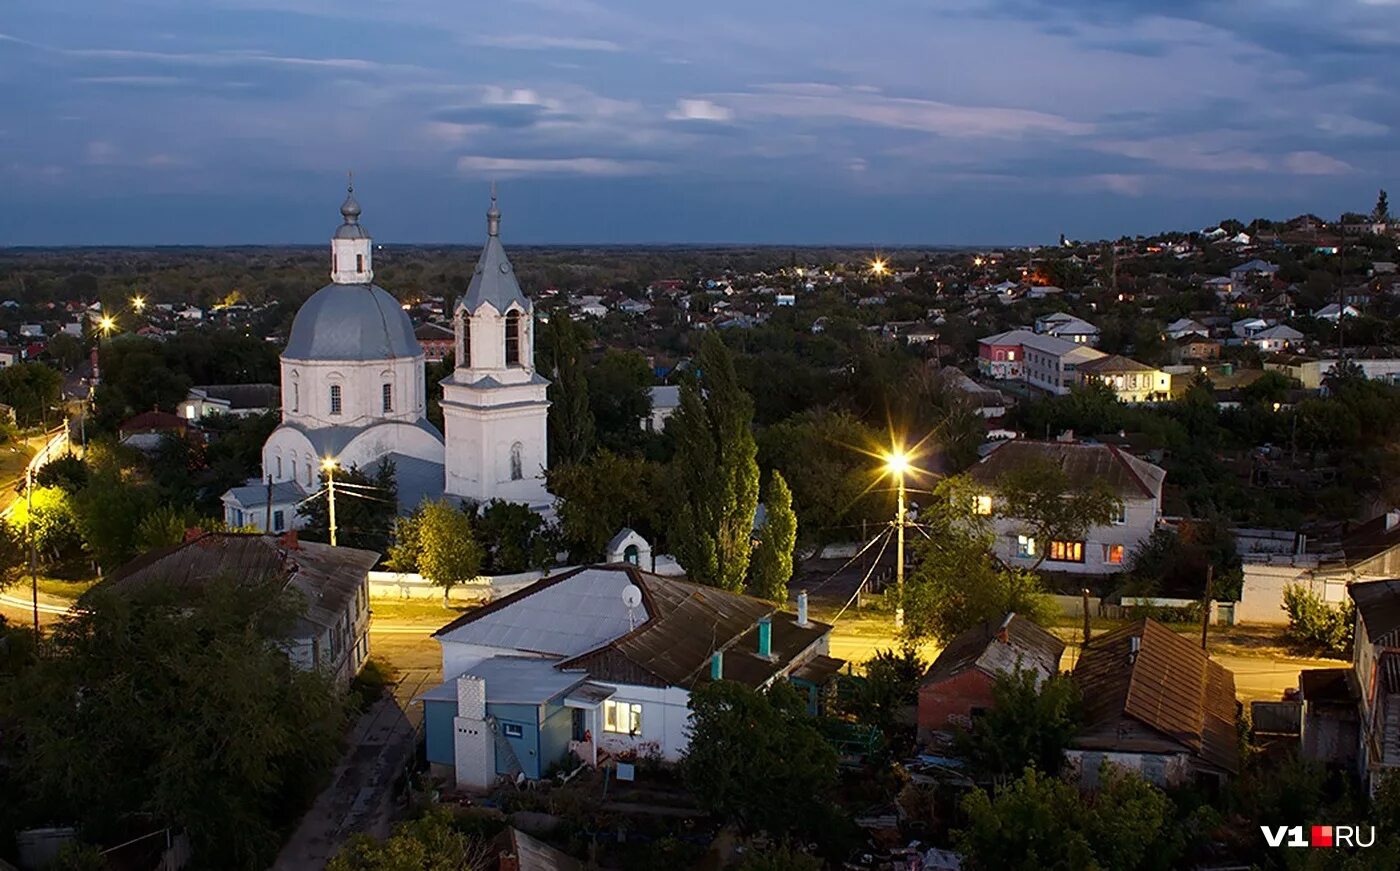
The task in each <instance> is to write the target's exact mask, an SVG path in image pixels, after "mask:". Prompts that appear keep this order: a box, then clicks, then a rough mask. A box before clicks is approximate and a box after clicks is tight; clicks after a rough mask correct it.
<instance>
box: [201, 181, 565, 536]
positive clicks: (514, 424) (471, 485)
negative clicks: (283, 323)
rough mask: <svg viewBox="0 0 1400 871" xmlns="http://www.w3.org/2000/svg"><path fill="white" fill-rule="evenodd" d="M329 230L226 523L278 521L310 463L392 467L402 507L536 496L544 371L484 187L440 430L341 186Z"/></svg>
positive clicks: (307, 488)
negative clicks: (257, 468)
mask: <svg viewBox="0 0 1400 871" xmlns="http://www.w3.org/2000/svg"><path fill="white" fill-rule="evenodd" d="M340 214H341V217H342V219H343V220H342V223H341V225H340V226H339V227H338V228H337V229H336V231H335V235H334V237H333V238H332V239H331V269H330V276H331V283H330V284H328V285H326V286H325V287H323V288H321V289H320V290H318V291H316V292H315V293H314V294H312V295H311V297H310V299H308V300H307V301H306V303H305V304H304V305H303V306H302V307H301V309H300V310H299V311H298V312H297V315H296V318H295V319H294V320H293V321H292V329H291V334H290V336H289V337H288V340H287V347H286V349H285V350H284V351H283V352H282V357H281V366H282V371H281V377H282V409H281V413H282V422H281V424H280V425H279V426H278V427H277V429H275V430H274V431H273V433H272V435H271V436H269V437H268V440H267V442H266V444H264V445H263V452H262V476H261V478H260V479H257V480H251V481H248V482H247V483H246V484H245V485H243V486H241V487H234V488H232V489H230V490H229V491H228V492H227V493H225V494H224V496H223V504H224V519H225V521H226V522H228V523H229V524H230V525H231V526H236V527H255V528H257V529H259V530H262V531H273V532H280V531H282V530H283V529H288V528H294V527H295V526H296V525H297V509H298V506H299V505H301V504H303V503H304V502H305V501H307V500H308V499H309V498H311V497H312V496H313V495H314V494H316V493H317V492H318V491H319V490H320V487H321V479H322V474H323V472H322V468H323V466H324V465H325V464H328V463H334V464H335V466H336V467H337V468H340V469H348V468H358V469H359V470H361V471H363V472H367V473H372V472H373V471H374V469H375V468H376V467H377V466H378V465H379V463H380V461H381V460H385V459H387V460H389V461H390V462H392V463H393V465H394V469H395V476H396V481H397V484H398V489H399V503H400V510H402V511H405V512H407V511H411V510H412V509H413V508H414V507H416V506H417V505H418V504H419V503H420V502H421V501H422V500H424V499H429V498H437V497H439V496H443V495H447V496H450V497H457V498H462V499H469V500H472V501H475V502H478V503H486V502H489V501H491V500H492V499H502V500H506V501H511V502H520V503H524V504H526V505H529V506H531V507H532V508H535V509H537V510H538V509H545V508H548V507H549V506H550V505H551V503H552V502H553V497H552V496H551V495H550V494H549V492H548V491H547V490H546V489H545V481H544V472H545V469H547V468H548V456H547V453H546V421H547V416H548V412H549V402H548V400H547V399H546V398H545V391H546V389H547V388H548V386H549V382H548V381H547V380H546V379H545V378H544V377H542V376H541V375H540V374H539V373H537V372H536V371H535V366H534V362H535V361H534V357H535V354H534V333H535V331H534V305H533V303H532V302H531V301H530V299H529V298H528V297H526V296H525V294H524V293H523V292H521V290H520V285H519V284H518V283H517V282H516V279H515V272H514V270H513V269H512V268H511V265H510V260H509V258H507V257H506V253H505V249H504V248H503V247H502V246H501V239H500V226H501V214H500V211H499V210H498V209H497V208H496V199H495V195H494V192H493V194H492V197H491V208H490V210H489V211H488V212H487V216H486V225H487V238H486V246H485V248H484V249H483V250H482V252H481V257H480V258H479V259H478V260H477V264H476V271H475V273H474V274H473V276H472V280H471V283H470V285H469V286H468V288H467V292H466V294H465V295H464V296H463V297H462V299H461V300H460V301H458V303H457V305H456V308H455V311H454V317H453V319H454V327H455V331H456V352H457V353H456V368H455V370H454V371H453V372H452V374H451V375H450V376H448V377H447V378H446V379H444V380H443V382H442V387H443V400H442V409H443V419H444V424H445V428H446V434H445V435H444V434H443V433H441V432H439V431H438V429H437V427H435V426H433V424H432V423H430V422H429V421H428V419H427V416H426V415H427V385H426V383H425V380H424V379H425V371H424V355H423V349H422V347H420V346H419V344H418V340H417V339H416V338H415V337H414V334H413V324H412V322H411V321H410V320H409V317H408V315H407V313H405V311H404V310H403V308H402V307H401V306H400V304H399V303H398V301H397V300H396V299H394V297H393V296H392V295H391V294H390V293H389V292H388V291H386V290H384V289H383V288H381V287H379V286H377V285H375V284H374V263H373V257H374V246H373V243H372V240H371V238H370V235H369V232H368V231H367V230H366V229H365V228H364V227H363V226H362V225H361V224H360V206H359V203H358V202H356V200H355V193H354V189H353V187H352V188H351V189H350V191H349V192H348V194H347V196H346V198H345V202H344V204H343V205H341V207H340Z"/></svg>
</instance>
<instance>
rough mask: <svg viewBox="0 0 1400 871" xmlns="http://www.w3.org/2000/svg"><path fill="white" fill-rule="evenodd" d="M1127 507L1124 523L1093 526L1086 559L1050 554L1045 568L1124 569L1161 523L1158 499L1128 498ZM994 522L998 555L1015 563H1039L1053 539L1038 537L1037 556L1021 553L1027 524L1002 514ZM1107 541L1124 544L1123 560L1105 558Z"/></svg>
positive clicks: (1102, 571)
mask: <svg viewBox="0 0 1400 871" xmlns="http://www.w3.org/2000/svg"><path fill="white" fill-rule="evenodd" d="M1123 511H1124V519H1125V522H1124V523H1122V524H1111V525H1108V526H1095V527H1093V528H1091V529H1090V530H1089V532H1088V534H1087V535H1086V536H1085V539H1084V562H1082V563H1075V562H1055V561H1052V560H1050V559H1048V558H1047V559H1046V560H1045V561H1044V562H1043V563H1041V568H1043V569H1046V570H1055V569H1059V570H1065V571H1074V572H1081V573H1084V574H1112V573H1114V572H1121V571H1124V570H1125V569H1126V568H1127V566H1128V563H1129V561H1130V559H1131V557H1132V552H1133V548H1135V547H1137V546H1138V544H1140V543H1141V542H1142V541H1143V540H1145V539H1146V538H1147V537H1148V536H1150V535H1151V534H1152V531H1153V530H1154V529H1155V528H1156V527H1157V520H1158V517H1159V516H1160V512H1159V510H1158V507H1157V502H1156V500H1154V499H1125V500H1124V501H1123ZM994 525H995V527H996V531H997V539H996V552H997V556H998V557H1000V558H1001V559H1002V560H1004V561H1005V562H1007V563H1009V564H1011V565H1014V566H1019V567H1021V568H1030V567H1031V566H1033V565H1035V563H1036V560H1038V559H1039V558H1040V554H1041V553H1042V552H1043V551H1045V550H1048V549H1049V546H1050V543H1049V542H1042V541H1037V542H1036V556H1034V557H1020V556H1017V555H1016V549H1017V536H1018V535H1019V534H1020V532H1021V530H1023V529H1024V526H1023V525H1022V524H1021V523H1020V522H1019V521H1017V520H1015V519H1014V518H999V519H997V521H996V523H995V524H994ZM1105 545H1122V546H1123V562H1122V563H1121V564H1116V565H1115V564H1111V563H1106V562H1104V553H1103V549H1104V546H1105Z"/></svg>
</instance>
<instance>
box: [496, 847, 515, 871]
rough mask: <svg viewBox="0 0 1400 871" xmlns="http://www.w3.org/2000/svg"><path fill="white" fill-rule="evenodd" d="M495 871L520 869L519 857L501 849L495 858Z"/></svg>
mask: <svg viewBox="0 0 1400 871" xmlns="http://www.w3.org/2000/svg"><path fill="white" fill-rule="evenodd" d="M496 871H520V857H519V856H517V855H516V854H515V853H512V852H507V851H504V850H503V851H502V852H501V855H500V856H499V857H498V858H497V859H496Z"/></svg>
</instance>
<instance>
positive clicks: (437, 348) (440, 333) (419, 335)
mask: <svg viewBox="0 0 1400 871" xmlns="http://www.w3.org/2000/svg"><path fill="white" fill-rule="evenodd" d="M413 337H414V338H415V339H417V340H418V344H419V345H420V346H421V347H422V348H423V359H424V360H426V361H427V362H429V363H441V362H442V361H443V360H446V359H447V355H448V354H451V353H452V349H453V346H454V344H455V343H456V341H457V336H456V333H455V332H453V331H452V329H450V328H448V327H445V326H443V325H442V324H435V323H432V322H430V321H429V322H424V323H421V324H419V325H418V326H416V327H414V328H413Z"/></svg>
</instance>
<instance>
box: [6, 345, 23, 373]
mask: <svg viewBox="0 0 1400 871" xmlns="http://www.w3.org/2000/svg"><path fill="white" fill-rule="evenodd" d="M23 362H24V349H23V348H16V347H15V346H13V345H0V369H3V368H5V367H7V366H13V365H15V364H16V363H23Z"/></svg>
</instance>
